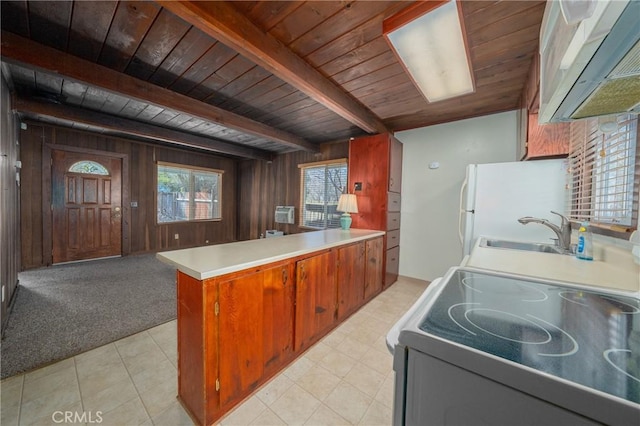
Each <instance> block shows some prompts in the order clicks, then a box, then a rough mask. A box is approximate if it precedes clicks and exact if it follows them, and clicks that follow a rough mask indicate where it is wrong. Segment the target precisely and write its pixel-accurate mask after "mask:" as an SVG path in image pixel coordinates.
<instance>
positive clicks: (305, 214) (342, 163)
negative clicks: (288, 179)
mask: <svg viewBox="0 0 640 426" xmlns="http://www.w3.org/2000/svg"><path fill="white" fill-rule="evenodd" d="M298 167H300V182H301V194H300V200H301V204H302V205H301V206H300V226H304V227H308V228H314V229H326V228H339V227H340V213H339V212H338V211H337V210H336V208H337V207H338V199H339V198H340V194H342V192H343V191H344V189H345V188H346V186H347V160H346V159H340V160H331V161H323V162H316V163H307V164H300V165H299V166H298Z"/></svg>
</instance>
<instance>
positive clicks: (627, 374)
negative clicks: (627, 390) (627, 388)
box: [602, 349, 640, 382]
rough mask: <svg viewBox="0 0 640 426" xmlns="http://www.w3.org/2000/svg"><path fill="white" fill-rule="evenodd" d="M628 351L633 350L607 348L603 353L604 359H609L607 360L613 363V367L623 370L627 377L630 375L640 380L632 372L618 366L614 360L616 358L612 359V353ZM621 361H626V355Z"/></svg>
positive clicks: (639, 380) (639, 379) (638, 380)
mask: <svg viewBox="0 0 640 426" xmlns="http://www.w3.org/2000/svg"><path fill="white" fill-rule="evenodd" d="M621 352H623V353H628V354H630V353H631V351H630V350H629V349H607V350H606V351H604V352H603V353H602V356H604V359H606V360H607V362H608V363H609V364H611V366H612V367H613V368H615V369H616V370H618V371H619V372H621V373H622V374H624V375H625V376H627V377H630V378H631V379H633V380H635V381H636V382H640V378H638V377H635V376H632V375H631V374H629V373H628V372H627V371H625V370H623V369H622V368H620V367H618V366H617V365H616V363H615V362H614V360H612V359H611V354H612V353H621ZM621 361H626V357H623V359H622V360H621Z"/></svg>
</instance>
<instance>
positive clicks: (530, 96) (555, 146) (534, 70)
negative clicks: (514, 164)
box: [518, 55, 569, 160]
mask: <svg viewBox="0 0 640 426" xmlns="http://www.w3.org/2000/svg"><path fill="white" fill-rule="evenodd" d="M521 99H522V101H521V112H520V120H519V126H520V128H519V134H520V143H519V147H518V148H519V149H518V158H519V159H522V160H530V159H534V158H541V157H558V156H564V155H568V154H569V123H549V124H539V122H538V110H539V108H540V59H539V56H538V55H534V57H533V60H532V61H531V67H530V69H529V77H528V79H527V82H526V84H525V86H524V89H523V91H522V98H521Z"/></svg>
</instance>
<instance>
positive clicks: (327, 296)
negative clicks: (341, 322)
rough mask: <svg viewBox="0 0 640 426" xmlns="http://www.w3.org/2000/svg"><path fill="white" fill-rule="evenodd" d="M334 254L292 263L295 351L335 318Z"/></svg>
mask: <svg viewBox="0 0 640 426" xmlns="http://www.w3.org/2000/svg"><path fill="white" fill-rule="evenodd" d="M336 304H337V289H336V253H335V251H329V252H325V253H323V254H319V255H317V256H313V257H310V258H308V259H304V260H300V261H298V262H297V263H296V313H295V316H296V324H295V350H296V351H298V350H300V349H301V348H307V347H309V345H311V343H313V342H314V341H315V340H316V339H317V338H318V337H319V336H321V335H322V334H323V332H324V331H327V330H328V329H330V328H331V326H332V325H333V323H334V321H335V318H336Z"/></svg>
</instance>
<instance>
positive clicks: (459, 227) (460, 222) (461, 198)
mask: <svg viewBox="0 0 640 426" xmlns="http://www.w3.org/2000/svg"><path fill="white" fill-rule="evenodd" d="M468 184H469V178H468V177H466V176H465V178H464V181H463V182H462V186H460V211H459V212H458V237H459V238H460V242H461V243H462V244H463V245H464V236H463V235H462V220H463V218H464V214H465V213H466V212H467V211H466V210H465V209H464V207H465V206H463V205H462V202H463V199H464V198H463V197H464V190H465V189H466V188H467V185H468Z"/></svg>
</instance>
